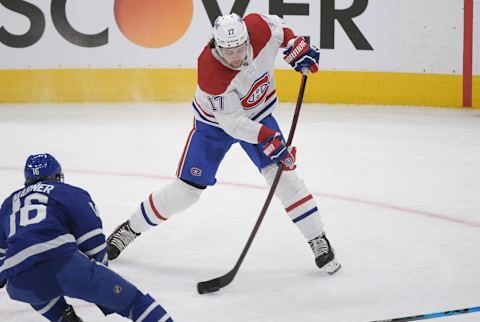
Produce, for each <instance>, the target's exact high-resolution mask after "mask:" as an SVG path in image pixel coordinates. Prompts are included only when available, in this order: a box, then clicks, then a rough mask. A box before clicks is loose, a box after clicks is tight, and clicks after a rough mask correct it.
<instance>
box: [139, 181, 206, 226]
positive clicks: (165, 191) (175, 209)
mask: <svg viewBox="0 0 480 322" xmlns="http://www.w3.org/2000/svg"><path fill="white" fill-rule="evenodd" d="M202 191H203V190H202V189H198V188H195V187H193V186H191V185H189V184H187V183H185V182H183V181H182V180H180V179H175V181H174V182H172V183H171V184H169V185H167V186H165V187H163V188H162V189H160V190H159V191H157V192H153V193H151V194H150V195H149V196H148V198H147V199H146V200H144V201H143V202H142V203H141V204H140V206H139V207H138V209H137V210H136V211H135V212H134V213H133V215H132V216H131V217H130V227H131V228H132V229H133V231H135V232H136V233H142V232H144V231H146V230H148V229H150V228H152V227H154V226H156V225H158V224H160V223H162V222H164V221H165V220H167V219H168V218H170V217H171V216H172V215H174V214H176V213H179V212H182V211H184V210H185V209H188V208H189V207H190V206H192V205H193V204H194V203H195V202H197V201H198V199H200V194H201V193H202Z"/></svg>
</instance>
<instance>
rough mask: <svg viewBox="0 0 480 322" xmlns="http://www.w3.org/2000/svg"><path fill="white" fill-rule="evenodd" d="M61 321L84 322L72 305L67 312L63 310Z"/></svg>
mask: <svg viewBox="0 0 480 322" xmlns="http://www.w3.org/2000/svg"><path fill="white" fill-rule="evenodd" d="M60 321H61V322H83V320H82V319H80V318H79V317H78V315H77V314H76V313H75V310H74V309H73V306H71V305H69V306H68V307H67V308H66V309H65V310H63V312H62V317H61V318H60Z"/></svg>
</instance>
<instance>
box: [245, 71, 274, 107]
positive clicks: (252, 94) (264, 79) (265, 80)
mask: <svg viewBox="0 0 480 322" xmlns="http://www.w3.org/2000/svg"><path fill="white" fill-rule="evenodd" d="M269 88H270V76H269V75H268V72H267V73H265V74H263V75H262V76H261V77H260V78H259V79H257V80H256V81H255V82H254V83H253V85H252V87H250V90H249V91H248V93H247V95H245V96H244V97H242V99H241V101H242V106H243V108H244V109H245V110H249V109H252V108H254V107H255V106H257V105H258V104H260V103H261V102H262V101H263V99H264V98H265V96H267V93H268V89H269Z"/></svg>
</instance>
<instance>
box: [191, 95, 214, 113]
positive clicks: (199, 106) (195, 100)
mask: <svg viewBox="0 0 480 322" xmlns="http://www.w3.org/2000/svg"><path fill="white" fill-rule="evenodd" d="M193 102H194V104H195V105H196V106H198V108H199V109H200V110H202V112H203V113H204V114H205V115H206V116H208V117H214V116H213V115H212V114H208V113H207V112H206V111H205V110H204V109H203V108H202V106H201V105H200V104H199V103H198V101H197V99H196V98H194V99H193Z"/></svg>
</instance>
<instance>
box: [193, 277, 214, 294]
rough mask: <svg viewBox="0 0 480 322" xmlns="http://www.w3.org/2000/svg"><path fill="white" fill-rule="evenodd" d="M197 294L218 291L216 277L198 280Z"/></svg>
mask: <svg viewBox="0 0 480 322" xmlns="http://www.w3.org/2000/svg"><path fill="white" fill-rule="evenodd" d="M197 291H198V294H206V293H214V292H218V291H220V286H218V283H217V279H214V280H211V281H206V282H199V283H198V284H197Z"/></svg>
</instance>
